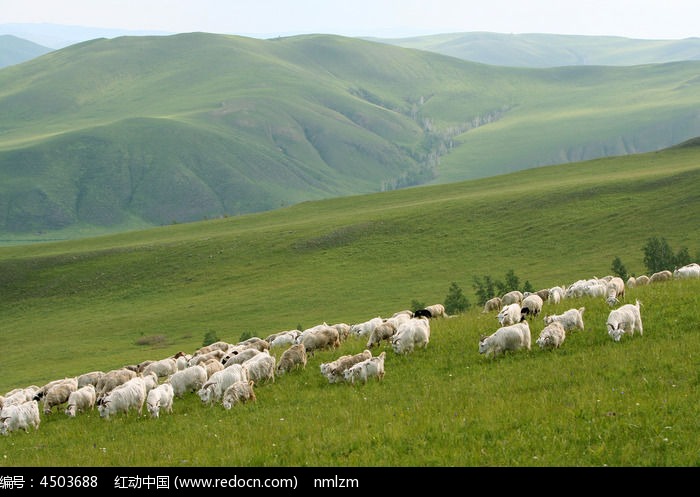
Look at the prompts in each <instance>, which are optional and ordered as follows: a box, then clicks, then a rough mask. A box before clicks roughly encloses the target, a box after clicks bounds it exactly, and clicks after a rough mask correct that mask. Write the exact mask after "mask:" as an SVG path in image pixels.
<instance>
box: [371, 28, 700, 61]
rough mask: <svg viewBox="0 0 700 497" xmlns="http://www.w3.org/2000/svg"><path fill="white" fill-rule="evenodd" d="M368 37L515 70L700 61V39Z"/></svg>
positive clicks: (538, 35) (485, 34) (497, 35)
mask: <svg viewBox="0 0 700 497" xmlns="http://www.w3.org/2000/svg"><path fill="white" fill-rule="evenodd" d="M368 39H369V40H372V41H377V42H380V43H389V44H392V45H397V46H400V47H405V48H416V49H419V50H427V51H430V52H435V53H439V54H442V55H449V56H450V57H457V58H459V59H464V60H470V61H473V62H481V63H484V64H492V65H497V66H509V67H540V68H544V67H559V66H579V65H586V66H597V65H604V66H632V65H639V64H665V63H667V62H677V61H682V60H699V59H700V38H686V39H683V40H643V39H634V38H624V37H620V36H580V35H559V34H544V33H519V34H514V33H511V34H506V33H490V32H468V33H444V34H437V35H426V36H416V37H411V38H394V39H389V38H368Z"/></svg>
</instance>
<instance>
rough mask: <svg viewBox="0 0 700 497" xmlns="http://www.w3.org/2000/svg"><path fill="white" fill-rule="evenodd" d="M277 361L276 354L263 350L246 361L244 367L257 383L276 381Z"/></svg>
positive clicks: (250, 377)
mask: <svg viewBox="0 0 700 497" xmlns="http://www.w3.org/2000/svg"><path fill="white" fill-rule="evenodd" d="M300 345H303V344H300ZM276 363H277V359H276V358H275V356H273V355H271V354H270V353H269V352H262V353H260V354H257V355H255V356H253V357H251V358H250V359H248V360H247V361H245V362H244V363H243V368H244V369H245V370H246V374H247V376H248V379H249V380H253V381H254V382H255V384H256V385H261V384H263V383H264V382H272V383H274V382H275V366H276Z"/></svg>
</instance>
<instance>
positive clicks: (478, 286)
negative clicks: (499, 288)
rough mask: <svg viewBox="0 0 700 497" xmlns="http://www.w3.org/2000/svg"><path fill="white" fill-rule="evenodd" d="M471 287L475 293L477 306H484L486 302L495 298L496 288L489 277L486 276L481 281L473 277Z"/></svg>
mask: <svg viewBox="0 0 700 497" xmlns="http://www.w3.org/2000/svg"><path fill="white" fill-rule="evenodd" d="M472 287H473V288H474V292H475V293H476V296H477V299H478V302H479V305H484V304H485V303H486V301H487V300H489V299H490V298H492V297H495V296H496V286H495V283H494V281H493V280H492V279H491V276H488V275H486V276H484V278H483V279H481V278H479V277H478V276H474V283H473V285H472Z"/></svg>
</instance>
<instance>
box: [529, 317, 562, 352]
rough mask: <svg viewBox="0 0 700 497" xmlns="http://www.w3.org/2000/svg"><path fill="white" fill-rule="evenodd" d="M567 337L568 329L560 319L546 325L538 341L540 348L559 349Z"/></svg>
mask: <svg viewBox="0 0 700 497" xmlns="http://www.w3.org/2000/svg"><path fill="white" fill-rule="evenodd" d="M565 339H566V330H565V329H564V326H563V325H562V324H561V323H560V322H559V321H554V322H552V323H550V324H548V325H547V326H545V327H544V328H543V329H542V331H541V332H540V336H539V337H538V338H537V340H536V342H535V343H537V345H539V347H540V349H558V348H559V347H561V345H562V344H563V343H564V340H565Z"/></svg>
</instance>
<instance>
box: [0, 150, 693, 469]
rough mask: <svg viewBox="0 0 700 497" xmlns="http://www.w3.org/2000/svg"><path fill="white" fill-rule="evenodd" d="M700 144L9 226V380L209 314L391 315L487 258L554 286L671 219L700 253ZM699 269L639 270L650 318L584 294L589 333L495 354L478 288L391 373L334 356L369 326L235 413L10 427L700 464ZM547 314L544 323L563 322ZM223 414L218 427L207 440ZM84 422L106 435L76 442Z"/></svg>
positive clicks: (153, 461) (230, 443)
mask: <svg viewBox="0 0 700 497" xmlns="http://www.w3.org/2000/svg"><path fill="white" fill-rule="evenodd" d="M699 163H700V162H699V161H698V149H697V147H685V148H678V149H672V150H667V151H664V152H659V153H650V154H644V155H640V156H636V157H633V156H630V157H622V158H615V159H605V160H596V161H591V162H586V163H582V164H575V165H568V166H557V167H545V168H539V169H535V170H531V171H526V172H521V173H517V174H513V175H508V176H503V177H497V178H489V179H485V180H479V181H471V182H466V183H457V184H452V185H444V186H439V187H438V186H436V187H422V188H415V189H409V190H403V191H397V192H388V193H383V194H375V195H366V196H356V197H348V198H342V199H336V200H327V201H320V202H307V203H303V204H300V205H297V206H294V207H291V208H287V209H281V210H278V211H274V212H270V213H265V214H256V215H249V216H242V217H238V218H229V219H224V220H214V221H208V222H202V223H194V224H189V225H178V226H168V227H162V228H158V229H154V230H147V231H137V232H131V233H125V234H121V235H115V236H108V237H98V238H89V239H83V240H79V241H72V242H64V243H56V244H49V243H47V244H34V245H27V246H22V247H7V248H3V249H2V250H0V274H1V275H2V279H1V280H0V281H1V282H2V284H1V285H0V291H1V295H0V315H2V332H3V339H4V343H5V345H4V359H3V374H2V375H1V377H0V391H8V390H10V389H11V388H14V387H17V386H26V385H29V384H43V383H44V382H46V381H49V380H51V379H55V378H58V377H63V376H66V375H74V374H79V373H82V372H86V371H87V370H93V369H102V370H107V369H111V368H114V367H118V366H121V365H124V364H133V363H137V362H140V361H142V360H145V359H154V358H161V357H165V356H167V355H170V354H172V353H174V352H176V351H178V350H185V351H194V350H195V349H196V348H198V347H199V346H201V343H202V339H203V337H204V335H205V334H206V333H207V332H214V333H215V334H216V335H217V336H218V337H219V338H221V339H225V340H227V341H231V342H236V341H238V340H239V339H240V337H241V336H242V334H243V333H249V334H254V335H257V336H261V337H264V336H267V335H268V334H270V333H273V332H276V331H281V330H283V329H291V328H296V327H298V326H300V327H309V326H312V325H314V324H317V323H320V322H322V321H326V322H329V323H335V322H348V323H353V322H360V321H364V320H366V319H368V318H371V317H374V316H377V315H381V316H387V315H389V314H391V313H393V312H395V311H397V310H401V309H404V308H406V307H409V306H410V305H411V302H412V301H413V300H414V299H415V300H418V301H422V302H426V303H433V302H440V301H442V300H443V299H444V297H445V294H446V292H447V289H448V286H449V284H450V282H452V281H455V282H457V283H458V284H459V285H460V286H461V287H462V288H463V289H464V290H465V293H467V294H468V295H469V296H470V299H471V301H472V302H474V297H473V295H471V283H472V278H473V276H482V275H491V276H493V277H494V278H496V279H500V278H502V276H503V275H504V274H505V273H506V271H507V270H509V269H513V270H514V271H515V273H516V274H517V275H518V276H519V277H520V278H521V280H522V281H524V280H528V281H530V282H531V283H532V285H533V286H534V287H535V288H542V287H550V286H553V285H555V284H568V283H571V282H573V281H575V280H577V279H580V278H587V277H591V276H594V275H597V276H603V275H605V274H608V273H609V272H610V269H609V268H610V264H611V262H612V259H613V258H614V257H616V256H619V257H620V258H621V259H622V261H623V262H624V264H625V265H626V266H627V268H628V270H629V271H630V272H631V273H635V274H640V273H642V272H644V267H643V264H642V256H643V253H642V250H641V249H642V247H643V246H644V244H645V242H646V240H647V239H648V237H650V236H663V237H665V238H666V239H667V240H668V241H669V243H670V245H671V246H672V247H673V248H674V249H677V248H680V247H681V246H685V247H688V248H689V250H690V253H691V254H697V253H698V247H699V246H700V240H699V239H698V231H697V229H696V224H697V216H698V212H699V210H700V204H698V200H700V199H699V198H698V196H697V191H696V188H695V185H697V184H698V174H700V170H699V169H698V164H699ZM697 285H698V283H697V282H688V283H679V282H673V283H670V284H668V285H659V286H654V287H648V288H645V289H637V290H634V291H630V294H629V298H630V299H631V298H639V299H640V300H641V301H642V302H643V303H644V310H643V315H644V316H645V319H646V320H645V323H646V324H645V330H646V333H645V336H644V337H643V338H639V337H636V338H634V339H631V340H625V341H623V342H622V343H620V344H613V343H612V342H611V341H610V339H609V338H608V337H607V335H605V332H604V328H603V326H604V321H605V317H606V313H607V312H608V310H609V309H608V308H607V307H606V306H605V305H604V303H603V302H602V301H585V302H579V301H576V302H572V303H571V306H576V307H578V306H580V305H585V306H586V307H587V311H586V312H587V314H586V322H587V323H589V325H588V329H589V331H590V333H588V332H585V333H578V334H574V335H572V336H571V337H570V340H569V341H567V343H566V345H565V347H564V349H563V350H562V351H560V352H555V353H551V354H545V353H544V352H542V351H539V350H533V351H532V352H531V353H530V354H521V355H515V356H511V357H508V358H506V359H505V360H502V361H497V362H495V363H494V362H489V361H487V360H484V359H485V358H483V357H480V356H479V355H478V353H477V343H478V337H479V336H480V335H481V334H484V333H487V332H491V331H493V330H495V326H494V322H495V319H494V317H493V316H491V315H485V314H481V313H480V309H479V308H476V307H473V308H472V309H471V310H470V311H469V312H467V313H465V314H464V315H462V316H459V317H456V318H453V319H452V320H447V321H445V322H442V323H436V324H435V327H434V330H433V335H432V341H431V344H430V346H429V348H428V350H427V351H425V352H422V353H417V354H415V355H412V356H409V357H398V356H395V355H392V354H393V352H392V351H390V350H389V351H388V360H387V371H388V373H387V378H386V381H385V382H384V383H383V384H381V385H379V384H376V383H372V384H370V385H367V387H366V388H350V387H347V386H345V385H335V386H333V385H328V384H327V382H326V381H325V379H324V378H323V377H321V376H320V374H319V373H318V366H319V364H320V362H322V361H327V360H332V359H333V358H335V357H337V356H338V355H340V354H341V353H350V352H352V353H354V352H357V351H359V350H361V349H362V348H363V347H364V343H363V342H362V341H349V342H347V343H346V344H345V345H344V346H343V348H342V349H341V350H339V351H334V352H324V353H322V354H319V355H318V356H317V357H315V358H313V359H312V360H311V361H310V363H309V365H308V367H307V370H306V371H304V372H299V374H296V375H290V376H289V377H283V378H279V379H278V380H277V381H276V382H275V384H274V385H263V386H260V387H259V389H258V398H259V402H258V403H257V404H256V405H253V406H246V407H242V408H241V409H234V410H233V411H231V412H228V413H227V412H225V411H223V410H222V409H220V408H216V407H215V408H213V409H204V408H203V407H202V406H201V405H199V401H198V399H197V398H196V397H188V398H187V399H183V400H182V402H180V403H177V404H176V411H175V414H174V415H173V416H172V417H169V418H166V419H161V420H160V421H159V422H157V423H153V422H151V421H152V420H146V419H135V418H130V419H126V420H123V419H117V420H113V421H110V422H106V421H104V420H100V419H98V418H97V416H96V414H92V415H90V416H84V417H81V418H79V419H74V420H71V419H68V418H66V417H64V416H63V415H62V414H60V415H53V416H50V417H45V418H43V422H42V427H41V429H40V430H39V432H38V433H34V434H32V435H24V434H22V433H19V434H14V435H12V437H11V438H9V439H5V440H4V441H3V443H11V444H12V450H10V449H9V445H6V446H5V447H4V448H3V449H2V453H3V454H7V455H8V458H7V459H4V462H5V463H6V464H8V465H30V466H34V465H38V466H45V465H56V464H58V465H98V466H99V465H106V466H113V465H131V464H134V465H156V466H157V465H168V466H170V465H174V466H177V465H185V466H199V465H234V466H236V465H240V466H250V465H252V466H274V465H282V466H305V465H311V466H313V465H321V466H326V465H330V466H333V465H348V466H354V465H364V464H367V465H370V466H382V465H389V466H391V465H396V466H402V465H409V466H410V465H418V466H434V465H437V466H441V465H447V466H452V465H455V466H461V465H466V466H471V465H476V466H484V465H497V466H502V465H507V466H513V465H514V466H527V465H544V466H551V465H562V464H563V465H572V466H588V465H593V466H598V465H603V464H606V465H611V466H615V465H621V466H629V465H632V466H634V465H641V466H664V465H680V466H693V465H696V464H697V462H698V459H697V453H696V451H695V450H694V447H696V446H697V433H698V431H697V423H696V422H695V421H694V419H695V417H694V416H693V415H692V412H693V409H694V407H693V406H694V404H693V403H692V402H690V403H689V402H688V399H692V398H695V396H697V381H696V379H697V378H696V376H697V375H696V372H695V369H694V362H693V359H692V352H689V351H692V350H696V349H697V346H698V340H699V339H700V337H698V335H697V330H696V328H697V326H696V323H697V320H696V318H695V317H694V316H695V315H694V310H695V309H697V306H698V300H697V295H698V291H697V290H698V288H697ZM661 302H663V304H660V303H661ZM568 304H569V302H565V303H564V304H562V305H560V306H559V307H556V308H555V307H552V308H548V309H547V310H546V311H545V312H559V311H561V310H565V309H566V308H568V307H569V305H568ZM532 328H533V335H534V336H535V337H536V336H537V334H538V332H539V330H540V329H541V328H542V323H541V322H537V323H533V325H532ZM533 340H534V338H533ZM140 342H145V343H147V344H148V343H153V345H139V343H140ZM470 344H471V345H470ZM37 345H38V347H37ZM511 378H519V379H520V382H518V383H516V382H513V381H511V380H510V379H511ZM336 387H337V388H336ZM302 419H303V420H305V421H308V420H309V419H312V420H315V421H317V423H316V424H318V423H328V422H329V420H332V421H331V425H332V426H334V429H332V430H329V431H326V432H324V433H323V435H322V436H321V437H320V439H319V438H318V432H317V431H316V430H313V431H310V429H309V427H310V425H309V424H308V423H300V422H298V421H299V420H302ZM552 419H553V420H554V421H552ZM545 420H547V422H546V423H545V422H544V421H545ZM312 424H314V423H312ZM200 426H201V427H202V429H206V430H207V432H210V431H209V430H210V429H211V428H213V427H216V433H217V434H218V437H217V438H216V439H212V440H211V443H208V444H204V445H201V444H200V442H199V440H200V436H201V432H200V428H193V427H200ZM241 426H244V427H247V428H249V429H245V430H241V429H240V427H241ZM260 426H264V427H265V430H262V431H263V432H264V435H262V439H261V438H256V440H255V443H253V440H251V439H249V438H248V437H250V436H252V435H250V434H251V433H253V432H255V433H258V435H256V437H259V436H260V435H259V433H260V430H252V428H253V427H260ZM242 432H244V433H242ZM175 433H177V434H178V436H177V437H174V434H175ZM368 434H371V435H368ZM88 440H89V444H88V443H87V441H88ZM136 440H139V443H138V444H135V441H136ZM83 445H85V446H87V445H89V446H90V447H93V449H94V450H76V448H77V447H81V446H83ZM153 446H158V447H159V449H158V450H156V451H155V453H154V452H153V451H152V450H150V449H146V448H147V447H153ZM138 447H141V449H138ZM212 447H216V448H218V449H220V450H214V451H213V450H211V449H212ZM544 447H547V449H546V450H545V449H544ZM127 454H128V458H127ZM217 454H219V455H217ZM222 454H225V456H224V455H222ZM368 454H374V456H372V457H371V458H370V459H367V457H368Z"/></svg>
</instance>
